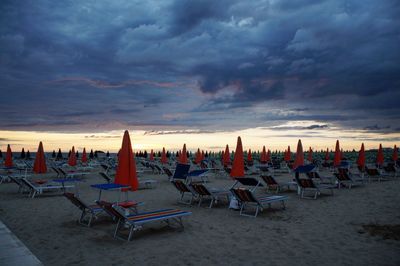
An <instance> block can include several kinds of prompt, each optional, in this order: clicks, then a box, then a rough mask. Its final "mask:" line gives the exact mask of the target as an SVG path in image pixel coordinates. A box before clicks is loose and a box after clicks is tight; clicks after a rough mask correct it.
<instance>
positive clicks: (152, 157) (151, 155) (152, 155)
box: [149, 149, 154, 161]
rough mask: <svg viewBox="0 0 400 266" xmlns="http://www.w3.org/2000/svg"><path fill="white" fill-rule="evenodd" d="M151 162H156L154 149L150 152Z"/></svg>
mask: <svg viewBox="0 0 400 266" xmlns="http://www.w3.org/2000/svg"><path fill="white" fill-rule="evenodd" d="M149 159H150V161H154V153H153V149H151V151H150V158H149Z"/></svg>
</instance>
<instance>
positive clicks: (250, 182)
mask: <svg viewBox="0 0 400 266" xmlns="http://www.w3.org/2000/svg"><path fill="white" fill-rule="evenodd" d="M239 184H241V185H243V186H246V187H251V189H250V190H251V191H252V192H254V191H255V190H256V189H257V188H258V187H263V186H264V185H263V184H262V183H261V181H260V180H258V179H256V178H254V177H236V178H235V182H234V183H233V185H232V187H231V188H234V187H236V186H237V185H239Z"/></svg>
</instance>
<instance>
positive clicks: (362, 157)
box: [357, 143, 365, 169]
mask: <svg viewBox="0 0 400 266" xmlns="http://www.w3.org/2000/svg"><path fill="white" fill-rule="evenodd" d="M357 165H358V166H359V167H361V168H363V169H364V167H365V149H364V143H362V144H361V149H360V151H359V152H358V159H357Z"/></svg>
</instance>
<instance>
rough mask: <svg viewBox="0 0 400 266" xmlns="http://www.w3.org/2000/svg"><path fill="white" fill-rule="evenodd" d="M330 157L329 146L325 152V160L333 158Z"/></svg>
mask: <svg viewBox="0 0 400 266" xmlns="http://www.w3.org/2000/svg"><path fill="white" fill-rule="evenodd" d="M329 157H330V154H329V148H326V153H325V162H327V161H329V160H330V159H331V158H329Z"/></svg>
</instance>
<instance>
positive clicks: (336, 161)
mask: <svg viewBox="0 0 400 266" xmlns="http://www.w3.org/2000/svg"><path fill="white" fill-rule="evenodd" d="M341 157H342V156H341V153H340V147H339V140H336V147H335V156H334V157H333V166H335V167H338V166H340V162H341Z"/></svg>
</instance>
